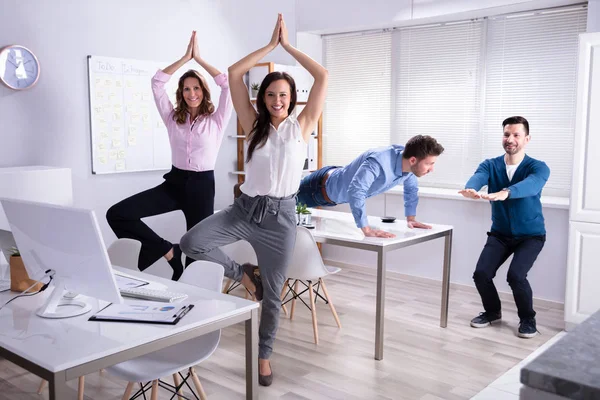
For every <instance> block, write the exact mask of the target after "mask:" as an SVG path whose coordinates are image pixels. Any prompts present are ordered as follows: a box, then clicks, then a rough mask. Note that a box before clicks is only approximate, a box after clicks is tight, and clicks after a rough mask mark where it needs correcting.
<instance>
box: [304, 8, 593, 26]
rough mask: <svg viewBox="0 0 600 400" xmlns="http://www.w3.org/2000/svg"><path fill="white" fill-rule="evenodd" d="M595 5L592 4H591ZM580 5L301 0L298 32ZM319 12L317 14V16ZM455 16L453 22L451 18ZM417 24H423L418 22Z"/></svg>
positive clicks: (388, 24) (390, 24) (392, 24)
mask: <svg viewBox="0 0 600 400" xmlns="http://www.w3.org/2000/svg"><path fill="white" fill-rule="evenodd" d="M592 1H593V0H592ZM576 3H581V1H579V0H486V1H481V0H394V1H391V0H370V1H364V0H328V1H322V0H302V1H297V2H296V16H297V20H296V23H297V29H298V31H299V32H313V33H339V32H349V31H356V30H363V29H374V28H384V27H393V26H398V25H402V24H405V23H407V22H409V21H414V22H416V23H423V21H425V20H427V19H431V20H434V19H440V20H446V21H447V20H456V19H461V18H475V17H482V16H486V15H495V14H503V13H509V12H517V11H523V10H532V9H539V8H547V7H554V6H558V5H564V4H576ZM315 10H318V12H315ZM450 15H452V17H451V18H450V19H448V16H450ZM415 20H421V21H419V22H417V21H415Z"/></svg>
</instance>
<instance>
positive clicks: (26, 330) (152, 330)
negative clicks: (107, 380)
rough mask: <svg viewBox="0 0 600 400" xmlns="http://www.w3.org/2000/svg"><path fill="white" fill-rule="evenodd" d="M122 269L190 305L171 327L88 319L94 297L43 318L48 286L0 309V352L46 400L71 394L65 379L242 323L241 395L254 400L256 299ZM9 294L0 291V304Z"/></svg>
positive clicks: (10, 293)
mask: <svg viewBox="0 0 600 400" xmlns="http://www.w3.org/2000/svg"><path fill="white" fill-rule="evenodd" d="M119 269H120V268H119ZM122 270H123V272H126V273H127V274H130V275H134V276H138V277H140V278H142V279H146V280H149V281H154V282H157V283H162V284H165V285H167V287H168V290H171V291H174V292H182V293H186V294H188V295H189V297H188V299H186V301H189V302H191V303H193V304H194V305H195V307H194V308H193V309H192V310H191V311H190V312H189V313H188V314H187V315H186V316H185V317H184V318H182V319H181V321H179V323H177V325H153V324H135V323H120V322H97V321H88V318H89V317H90V316H92V315H93V314H94V313H95V312H96V311H97V310H98V308H99V306H103V305H105V304H107V303H106V302H100V301H98V300H91V301H92V303H95V304H94V307H93V308H92V311H91V312H89V313H87V314H85V315H81V316H79V317H74V318H66V319H54V320H53V319H44V318H40V317H38V316H37V315H35V310H36V309H37V308H38V307H39V306H40V305H42V304H43V301H44V300H45V298H46V297H47V296H48V294H49V293H50V291H49V290H48V293H46V292H44V293H41V294H39V295H36V296H32V297H22V298H18V299H16V300H14V301H13V302H12V303H10V304H8V305H7V306H6V307H5V308H3V309H2V310H0V355H1V356H3V357H4V358H6V359H7V360H9V361H12V362H14V363H15V364H17V365H19V366H21V367H22V368H25V369H26V370H28V371H30V372H32V373H34V374H36V375H38V376H40V377H41V378H44V379H46V380H47V381H49V382H50V399H51V400H64V399H70V398H75V397H76V393H75V392H74V391H73V390H71V389H70V388H68V387H67V385H66V382H67V381H69V380H71V379H75V378H77V377H79V376H82V375H86V374H89V373H92V372H95V371H99V370H100V369H102V368H106V367H109V366H111V365H115V364H118V363H120V362H123V361H126V360H129V359H132V358H135V357H138V356H141V355H144V354H147V353H151V352H154V351H156V350H159V349H162V348H165V347H168V346H171V345H174V344H177V343H181V342H184V341H186V340H189V339H192V338H194V337H197V336H200V335H203V334H205V333H208V332H211V331H214V330H217V329H221V328H225V327H227V326H230V325H233V324H236V323H238V322H242V321H245V322H246V399H257V398H258V392H257V388H258V386H257V384H258V367H257V359H258V306H259V305H258V303H256V302H252V301H248V300H244V299H241V298H238V297H234V296H229V295H224V294H221V293H216V292H211V291H208V290H205V289H200V288H197V287H194V286H190V285H186V284H183V283H179V282H173V281H170V280H166V279H163V278H159V277H156V276H152V275H148V274H144V273H141V272H137V271H132V270H128V269H122ZM14 294H15V293H13V292H3V293H0V304H4V302H5V301H6V300H8V299H9V298H11V297H12V296H13V295H14ZM125 300H126V302H130V301H132V299H127V298H126V299H125ZM138 301H139V300H138ZM99 303H102V304H99Z"/></svg>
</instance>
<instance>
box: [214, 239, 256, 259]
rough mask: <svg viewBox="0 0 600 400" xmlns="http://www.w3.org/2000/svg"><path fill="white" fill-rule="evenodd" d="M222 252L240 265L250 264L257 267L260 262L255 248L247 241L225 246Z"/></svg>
mask: <svg viewBox="0 0 600 400" xmlns="http://www.w3.org/2000/svg"><path fill="white" fill-rule="evenodd" d="M221 250H222V251H223V252H224V253H225V254H227V255H228V256H229V258H231V259H232V260H233V261H235V262H237V263H239V264H244V263H250V264H254V265H256V264H257V262H258V261H257V258H256V252H255V251H254V248H253V247H252V245H251V244H250V243H248V242H247V241H245V240H239V241H237V242H235V243H231V244H228V245H226V246H223V247H221Z"/></svg>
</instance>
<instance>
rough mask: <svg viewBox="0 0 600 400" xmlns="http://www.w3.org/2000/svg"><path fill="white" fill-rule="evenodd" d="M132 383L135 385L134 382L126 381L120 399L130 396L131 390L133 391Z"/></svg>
mask: <svg viewBox="0 0 600 400" xmlns="http://www.w3.org/2000/svg"><path fill="white" fill-rule="evenodd" d="M133 385H135V382H127V387H126V388H125V393H123V397H121V400H129V396H131V392H132V391H133Z"/></svg>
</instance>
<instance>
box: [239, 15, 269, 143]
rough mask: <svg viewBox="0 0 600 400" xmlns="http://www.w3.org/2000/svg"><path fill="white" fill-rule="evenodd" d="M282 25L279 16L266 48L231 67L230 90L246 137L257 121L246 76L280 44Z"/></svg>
mask: <svg viewBox="0 0 600 400" xmlns="http://www.w3.org/2000/svg"><path fill="white" fill-rule="evenodd" d="M280 25H281V14H279V15H278V16H277V23H276V24H275V29H274V30H273V35H272V36H271V41H270V42H269V44H268V45H266V46H265V47H261V48H260V49H258V50H256V51H255V52H253V53H250V54H248V55H247V56H246V57H244V58H242V59H241V60H240V61H238V62H236V63H235V64H233V65H232V66H231V67H229V89H230V90H231V98H232V100H233V107H234V108H235V111H236V112H237V115H238V118H239V120H240V124H241V125H242V129H244V132H245V133H246V135H248V134H249V133H250V131H251V130H252V126H253V125H254V121H255V120H256V111H255V110H254V107H252V103H251V102H250V95H249V94H248V88H247V87H246V85H245V84H244V74H245V73H246V72H248V71H249V70H250V68H252V67H254V66H255V65H256V64H257V63H258V62H259V61H260V60H261V59H262V58H263V57H264V56H266V55H267V54H269V53H270V52H271V51H273V49H275V47H277V45H278V44H279V29H280Z"/></svg>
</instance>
